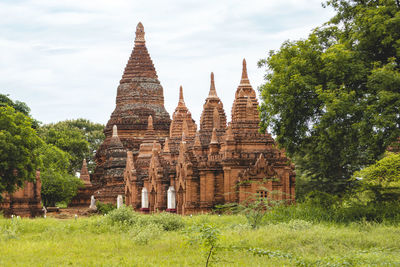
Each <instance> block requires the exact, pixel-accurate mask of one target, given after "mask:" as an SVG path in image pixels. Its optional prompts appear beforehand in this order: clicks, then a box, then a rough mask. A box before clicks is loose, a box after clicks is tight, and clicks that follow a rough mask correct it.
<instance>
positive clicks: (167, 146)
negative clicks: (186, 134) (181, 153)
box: [164, 137, 171, 153]
mask: <svg viewBox="0 0 400 267" xmlns="http://www.w3.org/2000/svg"><path fill="white" fill-rule="evenodd" d="M169 152H171V151H170V150H169V139H168V137H167V138H165V143H164V153H169Z"/></svg>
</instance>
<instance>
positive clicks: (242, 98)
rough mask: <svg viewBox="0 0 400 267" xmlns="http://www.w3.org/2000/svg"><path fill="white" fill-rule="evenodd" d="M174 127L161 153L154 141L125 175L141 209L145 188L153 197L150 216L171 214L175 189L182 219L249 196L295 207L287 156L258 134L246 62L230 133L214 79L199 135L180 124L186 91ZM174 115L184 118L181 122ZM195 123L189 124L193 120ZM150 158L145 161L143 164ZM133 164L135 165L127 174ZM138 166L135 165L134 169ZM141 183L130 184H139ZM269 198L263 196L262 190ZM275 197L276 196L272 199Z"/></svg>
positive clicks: (236, 96)
mask: <svg viewBox="0 0 400 267" xmlns="http://www.w3.org/2000/svg"><path fill="white" fill-rule="evenodd" d="M180 95H181V96H180V101H179V103H178V107H177V108H176V110H175V115H174V119H173V121H172V124H171V131H170V132H171V134H170V138H168V139H167V140H166V141H165V144H164V147H163V149H162V150H161V149H160V145H159V144H158V141H156V139H155V138H153V139H152V140H153V147H152V152H151V156H150V143H151V140H149V141H147V143H148V144H147V145H146V144H143V146H145V145H146V146H148V148H147V149H146V150H145V149H143V150H142V149H141V151H140V152H139V157H138V160H137V162H138V163H139V165H140V166H137V167H136V169H135V171H136V172H135V171H128V165H127V169H126V170H125V175H126V177H125V180H126V181H127V184H126V188H133V187H135V190H132V189H127V190H126V192H128V194H129V196H127V198H129V199H130V200H131V199H135V200H136V202H135V203H132V204H131V205H132V206H133V207H134V208H136V209H138V210H139V208H140V194H141V190H142V188H143V187H145V188H146V189H147V192H149V193H148V194H149V195H148V197H149V209H148V210H149V211H150V212H155V211H157V210H159V211H160V210H167V206H166V203H167V190H168V188H169V187H170V186H173V187H174V189H175V192H176V211H177V213H179V214H193V213H199V212H209V211H211V209H212V208H213V207H215V205H217V204H223V203H228V202H238V201H244V200H245V199H247V198H248V197H249V196H250V195H253V196H254V195H256V194H264V196H266V195H267V197H269V198H273V199H277V200H288V201H289V202H293V201H294V193H295V192H294V186H295V173H294V167H293V166H292V165H291V164H290V163H289V160H288V159H287V158H286V157H285V154H284V152H283V151H281V150H279V149H278V148H277V146H276V143H275V141H274V140H273V139H272V137H271V135H270V134H268V133H266V134H261V133H259V132H258V129H259V126H258V125H259V123H260V119H259V117H258V111H257V106H258V101H257V98H256V94H255V91H254V90H253V88H252V87H251V85H250V82H249V80H248V77H247V71H246V62H245V61H243V72H242V79H241V82H240V85H239V86H238V88H237V90H236V93H235V100H234V103H233V107H232V121H231V123H230V124H229V125H228V127H226V116H225V112H224V110H223V105H222V102H221V101H220V99H219V98H218V96H217V94H216V90H215V85H214V75H213V74H212V75H211V86H210V93H209V96H208V97H207V99H206V101H205V104H204V108H203V113H202V117H201V123H200V130H199V132H197V133H195V134H194V133H193V132H190V133H189V134H188V133H187V132H188V130H187V128H186V126H185V127H182V123H180V124H178V123H176V124H175V123H174V121H178V119H179V120H180V122H182V119H181V118H183V117H184V115H185V114H187V113H188V110H187V108H186V106H184V102H183V95H182V91H181V92H180ZM176 114H183V115H180V117H178V115H176ZM190 119H191V118H190ZM144 158H146V161H144V160H143V159H144ZM133 165H134V164H133V163H131V164H130V165H129V168H132V167H131V166H133ZM135 166H136V165H135ZM138 172H141V178H140V179H141V180H142V181H143V183H137V182H136V183H134V182H129V181H130V180H135V179H136V181H137V180H140V179H138V177H137V175H136V176H135V175H134V173H135V174H137V173H138ZM265 188H266V189H268V192H266V193H260V191H263V190H264V189H265ZM271 191H278V192H279V193H278V194H274V195H268V194H269V193H270V192H271Z"/></svg>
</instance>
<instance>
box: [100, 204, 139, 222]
mask: <svg viewBox="0 0 400 267" xmlns="http://www.w3.org/2000/svg"><path fill="white" fill-rule="evenodd" d="M138 217H139V214H137V213H136V212H134V211H133V209H132V208H131V207H127V206H123V207H121V208H119V209H114V210H112V211H110V212H109V213H108V215H107V219H108V220H109V221H110V222H111V224H116V223H121V224H125V225H134V224H136V223H137V222H138Z"/></svg>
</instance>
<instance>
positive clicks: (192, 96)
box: [0, 0, 333, 123]
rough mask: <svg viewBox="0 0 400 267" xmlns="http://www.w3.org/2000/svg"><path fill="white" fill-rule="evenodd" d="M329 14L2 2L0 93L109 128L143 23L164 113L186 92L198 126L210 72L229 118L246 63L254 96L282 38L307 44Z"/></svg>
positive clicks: (257, 4) (223, 6) (220, 6)
mask: <svg viewBox="0 0 400 267" xmlns="http://www.w3.org/2000/svg"><path fill="white" fill-rule="evenodd" d="M332 15H333V13H332V10H330V9H323V8H322V7H321V5H320V1H319V0H297V1H295V0H281V1H265V0H253V1H238V0H234V1H231V0H230V1H225V0H224V1H188V0H177V1H128V0H126V1H125V0H113V1H108V0H97V1H81V0H70V1H53V0H23V1H2V2H1V3H0V51H2V52H1V53H0V88H1V89H0V90H1V93H7V94H10V96H11V98H13V99H16V100H21V101H24V102H26V103H27V104H28V105H29V106H30V107H31V109H32V114H33V116H34V117H35V118H37V119H38V120H40V121H42V122H44V123H49V122H56V121H60V120H65V119H71V118H79V117H84V118H88V119H90V120H92V121H96V122H101V123H106V122H107V120H108V118H109V116H110V114H111V112H112V110H113V109H114V107H115V96H116V89H117V86H118V83H119V80H120V78H121V75H122V72H123V70H124V67H125V64H126V62H127V60H128V58H129V55H130V53H131V50H132V48H133V39H134V32H135V27H136V24H137V23H138V21H142V22H143V24H144V27H145V31H146V44H147V47H148V50H149V52H150V55H151V57H152V59H153V62H154V64H155V67H156V70H157V72H158V76H159V79H160V81H161V84H162V85H163V87H164V96H165V106H166V108H167V110H168V111H169V113H170V114H171V113H172V112H173V110H174V109H175V107H176V105H177V102H178V88H179V85H183V88H184V94H185V101H186V104H187V106H188V107H189V109H190V110H191V112H192V115H193V118H194V119H195V120H196V122H197V123H199V119H200V114H201V111H202V106H203V103H204V99H205V98H206V96H207V94H208V90H209V83H210V81H209V79H210V72H211V71H213V72H214V73H215V80H216V81H215V82H216V87H217V92H218V95H219V96H220V98H221V99H222V102H223V103H224V107H225V111H226V113H227V115H229V114H230V110H231V106H232V101H233V97H234V92H235V90H236V88H237V85H238V84H239V80H240V74H241V61H242V59H243V58H244V57H246V59H247V62H248V73H249V78H250V81H251V83H252V85H253V87H254V88H255V89H256V88H257V87H258V86H259V85H261V84H262V82H263V75H264V70H262V69H258V68H257V66H256V63H257V61H258V60H259V59H261V58H265V57H266V56H267V52H268V51H269V50H271V49H278V48H279V46H280V45H281V43H282V42H283V41H285V40H287V39H291V40H295V39H299V38H306V37H307V35H308V33H309V32H310V31H311V30H312V29H313V28H315V27H317V26H319V25H321V24H322V23H323V22H325V21H327V20H328V19H329V18H330V17H331V16H332Z"/></svg>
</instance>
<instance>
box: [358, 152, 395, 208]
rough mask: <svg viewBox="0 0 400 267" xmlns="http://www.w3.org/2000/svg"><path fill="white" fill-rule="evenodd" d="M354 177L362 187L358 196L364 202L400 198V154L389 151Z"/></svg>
mask: <svg viewBox="0 0 400 267" xmlns="http://www.w3.org/2000/svg"><path fill="white" fill-rule="evenodd" d="M353 179H355V180H358V182H359V184H360V187H359V189H358V190H357V195H358V197H359V198H360V199H361V200H362V201H364V202H388V201H399V200H400V154H394V153H388V154H387V155H386V156H385V157H384V158H382V159H381V160H378V161H377V162H376V163H375V164H372V165H370V166H368V167H366V168H364V169H362V170H361V171H358V172H355V173H354V176H353Z"/></svg>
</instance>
